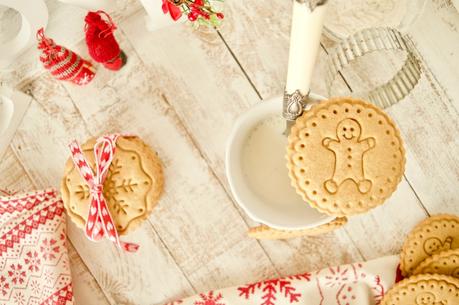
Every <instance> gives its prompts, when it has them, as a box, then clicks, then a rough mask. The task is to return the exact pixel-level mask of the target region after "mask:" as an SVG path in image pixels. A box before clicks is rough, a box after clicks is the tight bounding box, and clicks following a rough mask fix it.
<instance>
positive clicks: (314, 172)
mask: <svg viewBox="0 0 459 305" xmlns="http://www.w3.org/2000/svg"><path fill="white" fill-rule="evenodd" d="M287 167H288V168H289V176H290V178H291V181H292V185H293V186H294V187H295V189H296V191H297V193H298V194H300V195H301V196H302V198H303V199H304V200H305V201H306V202H307V203H309V204H310V205H311V206H313V207H315V208H316V209H318V210H319V211H321V212H323V213H327V214H329V215H334V216H348V215H354V214H358V213H363V212H366V211H368V210H369V209H371V208H374V207H376V206H377V205H380V204H382V203H383V202H384V201H385V200H386V199H387V198H389V197H390V195H391V194H392V193H393V192H394V191H395V189H396V188H397V185H398V183H399V182H400V180H401V178H402V176H403V172H404V169H405V150H404V148H403V143H402V140H401V138H400V134H399V131H398V129H397V127H396V126H395V124H394V122H393V121H392V120H391V119H390V118H389V117H388V116H387V115H386V114H385V113H384V111H382V110H381V109H379V108H377V107H376V106H374V105H372V104H369V103H367V102H364V101H362V100H357V99H352V98H336V99H330V100H328V101H323V102H320V103H319V104H316V105H314V106H313V107H312V108H311V109H310V110H309V111H306V112H304V113H303V115H302V116H301V117H300V118H298V119H297V121H296V123H295V125H294V126H293V127H292V129H291V133H290V135H289V144H288V148H287Z"/></svg>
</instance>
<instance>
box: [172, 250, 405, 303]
mask: <svg viewBox="0 0 459 305" xmlns="http://www.w3.org/2000/svg"><path fill="white" fill-rule="evenodd" d="M398 263H399V257H398V256H387V257H383V258H379V259H376V260H373V261H368V262H365V263H356V264H350V265H343V266H339V267H330V268H326V269H323V270H320V271H318V272H311V273H309V272H308V273H303V274H298V275H294V276H289V277H285V278H280V279H274V280H266V281H261V282H258V283H253V284H248V285H242V286H239V287H232V288H226V289H221V290H216V291H210V292H208V293H201V294H199V295H196V296H194V297H191V298H187V299H183V300H178V301H174V302H170V303H167V305H177V304H181V305H239V304H241V305H290V304H298V305H335V304H336V305H377V304H379V303H380V301H381V299H382V297H383V296H384V294H385V293H386V291H387V290H388V289H389V288H390V287H392V285H393V284H394V283H395V280H396V273H397V266H398Z"/></svg>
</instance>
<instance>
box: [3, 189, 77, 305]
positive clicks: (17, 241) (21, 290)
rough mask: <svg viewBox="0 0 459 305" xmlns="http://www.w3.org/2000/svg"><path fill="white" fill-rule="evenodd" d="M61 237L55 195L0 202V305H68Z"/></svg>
mask: <svg viewBox="0 0 459 305" xmlns="http://www.w3.org/2000/svg"><path fill="white" fill-rule="evenodd" d="M65 233H66V223H65V213H64V206H63V203H62V201H61V199H60V198H59V196H58V194H57V192H56V191H55V190H44V191H36V192H32V193H27V194H22V195H14V196H0V305H6V304H8V305H41V304H43V305H71V304H73V292H72V282H71V276H70V265H69V258H68V253H67V248H66V234H65Z"/></svg>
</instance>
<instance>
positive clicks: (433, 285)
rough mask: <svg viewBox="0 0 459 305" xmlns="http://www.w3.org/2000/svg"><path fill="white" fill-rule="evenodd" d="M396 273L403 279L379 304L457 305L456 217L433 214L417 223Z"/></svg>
mask: <svg viewBox="0 0 459 305" xmlns="http://www.w3.org/2000/svg"><path fill="white" fill-rule="evenodd" d="M400 270H401V273H402V275H403V276H404V277H405V279H404V280H402V281H401V282H399V283H397V284H396V285H395V286H394V287H393V288H392V289H391V290H389V292H388V293H387V294H386V296H385V297H384V299H383V300H382V303H381V304H382V305H396V304H416V305H453V304H459V217H457V216H454V215H437V216H433V217H430V218H428V219H426V220H424V221H423V222H421V223H420V224H418V225H417V226H416V227H415V228H414V229H413V230H412V231H411V233H410V234H409V235H408V237H407V239H406V241H405V243H404V245H403V249H402V253H401V257H400Z"/></svg>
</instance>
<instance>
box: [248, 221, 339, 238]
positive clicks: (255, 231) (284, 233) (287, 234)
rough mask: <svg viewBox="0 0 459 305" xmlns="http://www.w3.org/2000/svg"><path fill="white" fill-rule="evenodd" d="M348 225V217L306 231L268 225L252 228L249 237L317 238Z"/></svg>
mask: <svg viewBox="0 0 459 305" xmlns="http://www.w3.org/2000/svg"><path fill="white" fill-rule="evenodd" d="M346 223H347V218H346V217H338V218H336V219H334V220H333V221H331V222H329V223H326V224H323V225H321V226H318V227H315V228H309V229H304V230H277V229H273V228H270V227H268V226H266V225H260V226H258V227H254V228H250V230H249V236H250V237H253V238H256V239H290V238H297V237H302V236H315V235H320V234H325V233H328V232H331V231H333V230H336V229H338V228H340V227H342V226H344V225H345V224H346Z"/></svg>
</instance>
